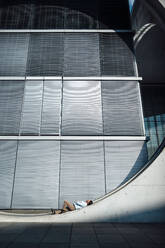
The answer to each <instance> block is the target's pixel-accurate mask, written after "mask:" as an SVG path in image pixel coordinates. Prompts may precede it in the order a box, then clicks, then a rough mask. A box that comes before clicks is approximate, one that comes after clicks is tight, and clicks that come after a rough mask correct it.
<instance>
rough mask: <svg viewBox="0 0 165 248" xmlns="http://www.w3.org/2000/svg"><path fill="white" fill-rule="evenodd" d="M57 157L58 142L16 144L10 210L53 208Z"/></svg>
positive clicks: (55, 202) (57, 183) (57, 168)
mask: <svg viewBox="0 0 165 248" xmlns="http://www.w3.org/2000/svg"><path fill="white" fill-rule="evenodd" d="M59 156H60V144H59V142H58V141H21V142H20V143H19V149H18V158H17V165H16V177H15V186H14V195H13V204H12V207H13V208H51V207H54V208H57V206H58V205H57V204H58V192H59Z"/></svg>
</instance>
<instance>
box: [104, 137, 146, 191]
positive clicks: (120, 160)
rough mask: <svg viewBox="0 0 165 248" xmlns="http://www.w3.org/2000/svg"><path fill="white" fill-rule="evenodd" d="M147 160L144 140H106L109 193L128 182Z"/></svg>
mask: <svg viewBox="0 0 165 248" xmlns="http://www.w3.org/2000/svg"><path fill="white" fill-rule="evenodd" d="M146 162H147V150H146V144H145V143H144V142H142V141H105V164H106V188H107V193H108V192H110V191H111V190H113V189H114V188H116V187H117V186H119V185H120V184H122V183H124V182H126V181H127V180H128V179H130V178H131V177H132V176H133V175H135V174H136V173H137V172H138V171H139V170H140V169H141V168H142V166H144V165H145V163H146Z"/></svg>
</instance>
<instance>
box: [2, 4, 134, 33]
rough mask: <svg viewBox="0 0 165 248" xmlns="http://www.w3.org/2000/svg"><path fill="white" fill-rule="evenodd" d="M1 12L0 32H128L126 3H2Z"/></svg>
mask: <svg viewBox="0 0 165 248" xmlns="http://www.w3.org/2000/svg"><path fill="white" fill-rule="evenodd" d="M0 10H1V12H0V28H9V29H12V28H13V29H22V28H24V29H26V28H45V29H47V28H49V29H50V28H53V29H54V28H62V27H63V25H65V28H69V29H71V28H83V29H84V28H86V29H90V28H97V27H99V28H106V29H107V28H113V29H128V28H130V19H129V7H128V0H90V1H88V0H83V1H82V0H47V1H41V0H40V1H33V0H27V1H22V0H14V1H13V0H6V1H5V0H1V2H0ZM98 24H99V25H98Z"/></svg>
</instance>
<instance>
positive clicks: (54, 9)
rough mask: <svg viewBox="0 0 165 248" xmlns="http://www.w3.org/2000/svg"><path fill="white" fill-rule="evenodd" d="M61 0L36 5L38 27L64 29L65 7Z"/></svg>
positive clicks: (35, 20)
mask: <svg viewBox="0 0 165 248" xmlns="http://www.w3.org/2000/svg"><path fill="white" fill-rule="evenodd" d="M61 3H62V1H61V0H58V1H57V0H55V1H54V2H53V4H49V3H47V1H46V4H44V5H42V4H41V5H40V4H37V6H36V7H35V15H34V26H33V28H36V29H56V28H59V29H63V28H64V16H65V8H64V7H63V6H60V4H61Z"/></svg>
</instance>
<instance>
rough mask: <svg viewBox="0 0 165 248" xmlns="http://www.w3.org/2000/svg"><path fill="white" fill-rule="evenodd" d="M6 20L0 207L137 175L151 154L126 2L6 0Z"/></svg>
mask: <svg viewBox="0 0 165 248" xmlns="http://www.w3.org/2000/svg"><path fill="white" fill-rule="evenodd" d="M0 27H1V30H0V57H1V64H0V135H1V136H0V208H1V209H10V208H16V209H17V208H18V209H19V208H21V209H22V208H23V209H29V208H30V209H43V208H44V209H46V208H51V207H55V208H57V207H60V206H61V204H62V202H63V200H64V199H68V200H70V201H74V200H79V199H82V200H85V199H97V198H99V197H102V196H104V195H105V194H107V193H109V192H110V191H112V190H113V189H115V188H116V187H118V186H119V185H121V184H123V183H125V182H126V181H127V180H128V179H130V178H131V177H132V176H133V175H135V174H136V173H137V172H138V171H139V170H140V169H141V168H142V167H143V166H144V164H145V163H146V162H147V160H148V152H147V147H146V134H145V126H144V118H143V109H142V102H141V90H140V83H139V81H141V77H140V76H141V74H138V69H137V63H136V59H135V53H134V43H133V37H134V32H133V31H132V28H131V21H130V14H129V6H128V1H127V0H125V1H123V0H121V1H92V0H90V1H77V0H75V1H69V0H64V1H46V3H45V1H39V2H38V1H28V2H26V1H15V2H14V3H13V2H12V1H7V2H6V1H5V2H4V3H2V4H1V11H0ZM144 89H145V88H143V86H142V94H144V93H145V91H144ZM145 123H146V121H145Z"/></svg>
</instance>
